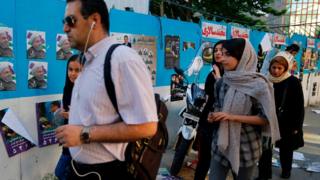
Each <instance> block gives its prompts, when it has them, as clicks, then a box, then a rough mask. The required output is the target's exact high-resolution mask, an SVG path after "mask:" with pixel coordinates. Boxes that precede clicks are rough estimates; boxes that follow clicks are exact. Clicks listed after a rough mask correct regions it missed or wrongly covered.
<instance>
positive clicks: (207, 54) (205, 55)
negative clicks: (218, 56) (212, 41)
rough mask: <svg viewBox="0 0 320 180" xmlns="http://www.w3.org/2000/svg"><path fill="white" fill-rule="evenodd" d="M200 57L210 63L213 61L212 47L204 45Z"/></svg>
mask: <svg viewBox="0 0 320 180" xmlns="http://www.w3.org/2000/svg"><path fill="white" fill-rule="evenodd" d="M202 59H203V60H204V61H206V62H207V63H210V64H211V63H212V61H213V48H212V47H206V48H204V49H203V51H202Z"/></svg>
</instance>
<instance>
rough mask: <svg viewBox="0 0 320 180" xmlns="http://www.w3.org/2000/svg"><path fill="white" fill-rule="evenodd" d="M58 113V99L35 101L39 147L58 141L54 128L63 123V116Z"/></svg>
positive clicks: (59, 110)
mask: <svg viewBox="0 0 320 180" xmlns="http://www.w3.org/2000/svg"><path fill="white" fill-rule="evenodd" d="M60 113H61V101H60V100H58V101H48V102H39V103H36V118H37V125H38V141H39V147H44V146H48V145H51V144H56V143H58V139H57V138H56V137H55V134H56V133H55V130H56V128H57V127H59V126H61V125H63V124H64V118H63V117H62V116H61V115H60Z"/></svg>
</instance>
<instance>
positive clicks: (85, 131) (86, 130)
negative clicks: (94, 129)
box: [80, 126, 91, 144]
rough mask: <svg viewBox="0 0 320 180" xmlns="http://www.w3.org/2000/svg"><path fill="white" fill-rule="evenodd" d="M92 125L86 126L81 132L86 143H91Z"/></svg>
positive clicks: (81, 137)
mask: <svg viewBox="0 0 320 180" xmlns="http://www.w3.org/2000/svg"><path fill="white" fill-rule="evenodd" d="M90 128H91V127H90V126H84V127H83V128H82V130H81V133H80V140H81V142H82V143H84V144H88V143H90Z"/></svg>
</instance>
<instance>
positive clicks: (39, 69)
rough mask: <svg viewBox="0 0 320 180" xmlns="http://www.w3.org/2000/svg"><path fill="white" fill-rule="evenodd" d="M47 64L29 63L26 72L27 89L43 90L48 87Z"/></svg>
mask: <svg viewBox="0 0 320 180" xmlns="http://www.w3.org/2000/svg"><path fill="white" fill-rule="evenodd" d="M47 81H48V63H46V62H37V61H30V62H29V70H28V88H29V89H45V88H47V85H48V82H47Z"/></svg>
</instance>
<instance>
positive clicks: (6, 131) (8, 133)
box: [0, 109, 35, 157]
mask: <svg viewBox="0 0 320 180" xmlns="http://www.w3.org/2000/svg"><path fill="white" fill-rule="evenodd" d="M7 110H8V109H2V110H0V133H1V136H2V139H3V142H4V144H5V147H6V150H7V153H8V156H9V157H12V156H14V155H17V154H19V153H22V152H24V151H27V150H29V149H30V148H32V147H34V146H35V145H34V144H32V143H31V142H30V141H29V140H27V139H25V138H24V137H22V136H20V135H19V134H18V133H16V132H15V131H14V130H12V129H11V128H9V127H8V126H7V125H5V124H4V123H3V122H2V120H3V117H4V116H5V114H6V112H7Z"/></svg>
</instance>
